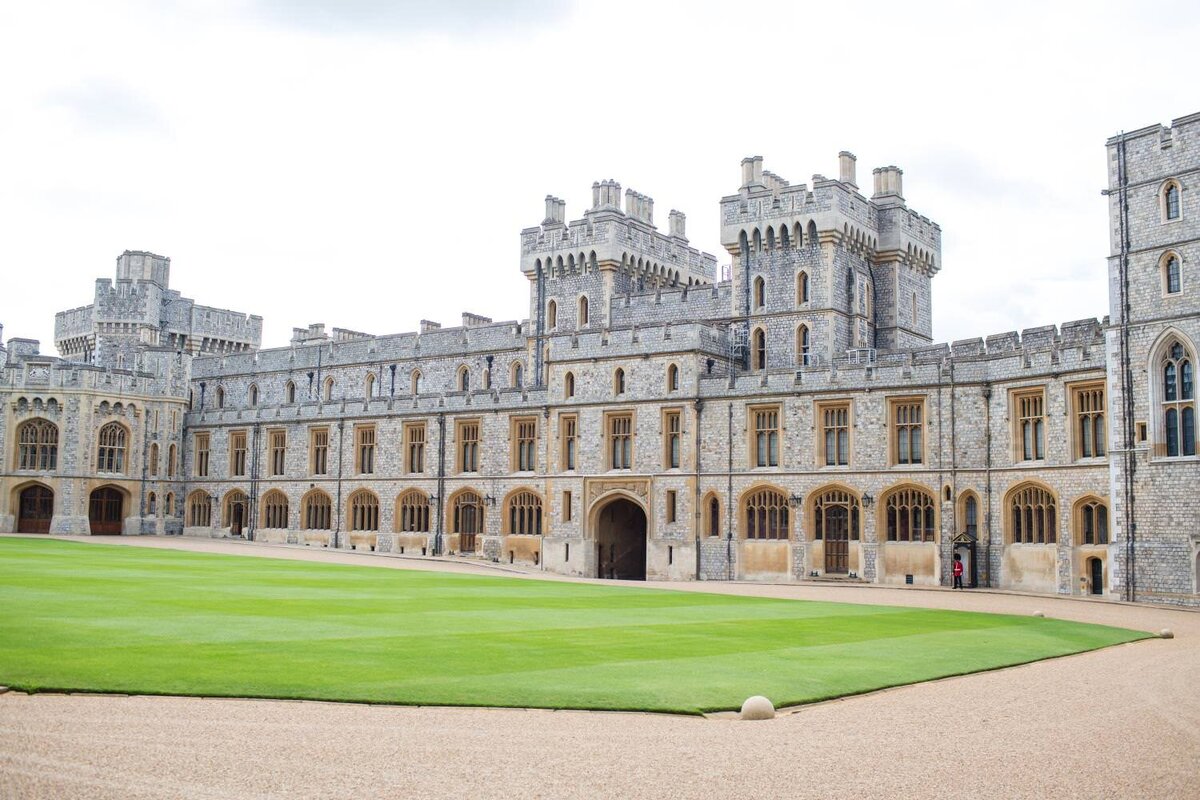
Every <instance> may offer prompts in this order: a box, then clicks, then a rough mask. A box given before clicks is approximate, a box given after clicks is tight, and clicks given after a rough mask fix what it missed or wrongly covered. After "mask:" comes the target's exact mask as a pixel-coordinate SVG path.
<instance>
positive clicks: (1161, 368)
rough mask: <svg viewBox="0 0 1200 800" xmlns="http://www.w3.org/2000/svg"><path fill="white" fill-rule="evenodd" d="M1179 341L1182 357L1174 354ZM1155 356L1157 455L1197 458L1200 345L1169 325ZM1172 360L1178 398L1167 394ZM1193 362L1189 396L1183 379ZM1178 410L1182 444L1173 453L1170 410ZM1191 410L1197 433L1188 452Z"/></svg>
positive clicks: (1151, 371)
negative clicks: (1186, 418) (1186, 432)
mask: <svg viewBox="0 0 1200 800" xmlns="http://www.w3.org/2000/svg"><path fill="white" fill-rule="evenodd" d="M1175 345H1179V347H1180V348H1181V353H1180V356H1179V358H1175V357H1174V356H1173V355H1172V351H1173V350H1174V348H1175ZM1150 352H1151V359H1150V364H1149V374H1150V375H1151V376H1153V378H1152V380H1151V381H1150V400H1151V403H1150V405H1151V408H1153V409H1154V411H1153V416H1152V419H1153V424H1152V426H1151V437H1152V439H1153V449H1152V454H1153V457H1154V458H1155V459H1194V458H1196V453H1198V452H1200V449H1198V448H1197V442H1196V438H1197V437H1196V423H1195V419H1196V406H1197V397H1196V395H1197V393H1198V392H1197V380H1196V378H1197V371H1198V368H1200V362H1198V360H1197V358H1196V348H1195V346H1194V345H1193V344H1192V341H1191V339H1189V338H1188V337H1187V336H1184V335H1183V334H1182V333H1181V332H1179V331H1177V330H1175V329H1174V328H1169V329H1168V330H1166V331H1164V332H1163V334H1162V335H1161V336H1160V337H1159V340H1158V342H1157V343H1156V344H1155V346H1154V347H1153V348H1152V349H1151V351H1150ZM1168 363H1174V364H1176V365H1177V369H1176V371H1175V385H1176V391H1175V398H1176V399H1174V400H1168V399H1167V397H1166V385H1165V384H1166V367H1167V364H1168ZM1185 363H1186V364H1188V365H1189V372H1190V374H1191V393H1190V395H1189V396H1185V395H1187V392H1185V388H1186V387H1185V385H1184V381H1183V377H1184V376H1183V365H1184V364H1185ZM1171 410H1174V411H1175V412H1176V415H1175V416H1176V420H1177V422H1176V429H1177V431H1178V434H1177V438H1178V441H1177V442H1176V444H1177V445H1178V446H1179V447H1178V450H1179V452H1177V453H1176V454H1175V455H1171V448H1170V444H1169V443H1168V441H1167V413H1168V411H1171ZM1187 411H1190V412H1191V418H1192V427H1193V434H1192V440H1191V442H1190V445H1191V449H1192V451H1193V452H1192V453H1188V452H1187V451H1188V449H1189V448H1188V445H1189V442H1187V441H1185V437H1184V430H1185V423H1184V415H1185V413H1186V412H1187Z"/></svg>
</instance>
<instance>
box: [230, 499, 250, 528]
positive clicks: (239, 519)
mask: <svg viewBox="0 0 1200 800" xmlns="http://www.w3.org/2000/svg"><path fill="white" fill-rule="evenodd" d="M245 516H246V506H245V504H244V503H240V502H236V501H235V502H233V503H231V504H230V506H229V533H230V534H231V535H233V536H241V535H242V527H243V526H244V525H245V519H244V518H245Z"/></svg>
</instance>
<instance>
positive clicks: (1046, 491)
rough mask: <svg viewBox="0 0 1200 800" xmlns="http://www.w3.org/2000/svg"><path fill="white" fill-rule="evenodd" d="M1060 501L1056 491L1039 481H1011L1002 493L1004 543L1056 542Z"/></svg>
mask: <svg viewBox="0 0 1200 800" xmlns="http://www.w3.org/2000/svg"><path fill="white" fill-rule="evenodd" d="M1060 505H1061V504H1060V502H1059V499H1058V494H1057V493H1056V492H1055V491H1054V490H1053V489H1051V488H1050V487H1049V486H1047V485H1046V484H1044V483H1042V482H1041V481H1021V482H1020V483H1017V484H1016V485H1014V486H1013V487H1012V488H1010V489H1009V490H1008V491H1007V492H1005V493H1004V506H1003V508H1004V541H1005V543H1006V544H1010V545H1014V544H1021V545H1049V546H1052V547H1053V546H1055V545H1056V544H1057V543H1058V526H1059V522H1060V520H1061V516H1060V514H1059V513H1058V509H1059V507H1060ZM1038 510H1040V511H1041V514H1040V515H1039V514H1038V513H1037V511H1038ZM1014 512H1015V513H1014ZM1016 513H1020V515H1021V517H1020V519H1021V521H1020V524H1017V522H1016ZM1039 529H1040V531H1039ZM1039 535H1040V536H1041V537H1042V540H1041V541H1039V540H1038V536H1039Z"/></svg>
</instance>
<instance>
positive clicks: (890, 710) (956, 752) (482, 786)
mask: <svg viewBox="0 0 1200 800" xmlns="http://www.w3.org/2000/svg"><path fill="white" fill-rule="evenodd" d="M75 541H79V540H78V539H76V540H75ZM103 541H104V542H106V543H110V544H111V543H119V544H125V545H130V546H148V547H173V548H181V549H188V550H195V551H203V552H221V553H234V554H241V555H247V556H255V557H269V558H291V559H320V560H322V561H328V562H335V563H353V564H369V565H375V566H379V567H381V568H399V569H441V570H455V571H457V570H469V571H485V572H488V573H489V574H495V573H494V571H493V570H492V569H491V568H488V567H478V566H474V565H469V564H460V563H447V562H443V561H428V560H426V561H418V560H413V559H401V558H390V557H381V556H373V555H356V554H352V553H330V552H327V551H312V550H306V549H302V548H287V547H267V546H262V545H254V544H245V543H241V542H221V541H211V540H184V539H163V538H141V537H138V538H120V537H105V538H104V540H103ZM534 575H535V576H536V577H539V578H551V579H554V578H553V576H549V575H542V574H540V573H534ZM557 579H560V580H568V579H565V578H557ZM637 585H639V586H645V585H647V584H644V583H640V582H639V583H638V584H637ZM648 585H651V586H659V587H661V588H669V589H676V590H681V591H709V592H729V593H738V594H752V595H761V596H773V597H787V598H797V599H813V600H835V601H840V602H851V603H875V604H893V605H903V606H914V607H924V608H951V609H962V610H972V611H994V612H1005V613H1016V614H1028V613H1032V612H1033V611H1035V610H1042V611H1044V612H1045V613H1046V615H1047V616H1053V617H1059V618H1063V619H1071V620H1077V621H1083V622H1097V623H1104V624H1109V625H1117V626H1124V627H1129V628H1135V629H1141V630H1149V631H1157V630H1158V629H1160V628H1163V627H1169V628H1171V629H1172V630H1173V631H1174V632H1175V634H1176V638H1175V639H1171V640H1150V641H1143V642H1135V643H1132V644H1128V645H1121V646H1118V647H1113V648H1109V649H1106V650H1100V651H1096V652H1091V653H1084V654H1080V655H1076V656H1069V657H1065V658H1059V659H1053V660H1050V661H1042V662H1039V663H1036V664H1030V665H1026V666H1021V667H1015V668H1011V669H1005V670H999V671H996V672H989V673H981V674H975V675H969V676H965V677H960V678H951V679H946V680H941V681H935V682H932V683H925V684H919V685H914V686H907V687H902V688H898V689H891V690H887V691H884V692H879V693H876V694H871V695H865V696H860V697H853V698H846V699H842V700H836V701H832V702H828V703H823V704H818V705H813V706H807V707H804V708H801V709H797V710H795V711H789V712H788V713H783V714H781V716H779V717H778V718H776V719H775V720H772V721H768V722H742V721H739V720H736V719H731V718H723V717H714V718H709V719H700V718H689V717H675V716H664V715H651V714H622V713H592V712H574V711H524V710H504V709H451V708H400V707H383V706H362V705H345V704H334V703H315V702H294V701H253V700H226V699H192V698H165V697H112V696H86V695H74V696H63V695H37V696H26V695H23V694H19V693H16V692H8V693H6V694H0V797H5V798H10V797H11V798H35V797H36V798H43V797H87V798H151V797H154V798H161V797H171V798H228V797H247V798H268V797H271V798H274V797H305V798H307V797H314V798H315V797H349V796H355V797H382V796H388V797H391V796H394V797H449V796H473V797H496V798H514V797H545V798H551V797H555V798H557V797H596V796H608V797H639V798H660V797H661V798H685V797H708V798H712V797H727V796H747V797H750V796H756V797H791V798H795V797H831V796H858V797H888V798H896V797H906V796H915V795H921V796H957V797H972V796H992V797H1001V798H1008V797H1096V796H1107V797H1155V798H1174V797H1178V798H1192V797H1198V796H1200V688H1198V687H1200V614H1197V613H1195V612H1189V611H1179V610H1171V609H1162V608H1152V607H1139V606H1131V605H1124V604H1118V603H1105V602H1096V601H1086V600H1066V599H1056V598H1047V597H1027V596H1020V595H1012V594H997V593H982V592H969V591H968V592H958V593H954V592H950V591H946V590H904V589H883V588H875V587H851V586H802V587H797V586H775V585H747V584H737V585H732V584H714V583H701V584H655V583H651V584H648Z"/></svg>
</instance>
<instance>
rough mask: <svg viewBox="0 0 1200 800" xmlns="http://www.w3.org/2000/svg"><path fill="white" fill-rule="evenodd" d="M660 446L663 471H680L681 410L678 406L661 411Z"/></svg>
mask: <svg viewBox="0 0 1200 800" xmlns="http://www.w3.org/2000/svg"><path fill="white" fill-rule="evenodd" d="M672 426H674V427H672ZM662 446H663V452H662V466H663V470H664V471H669V470H679V469H682V468H683V409H682V408H680V407H678V406H670V407H667V408H664V409H663V410H662Z"/></svg>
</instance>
